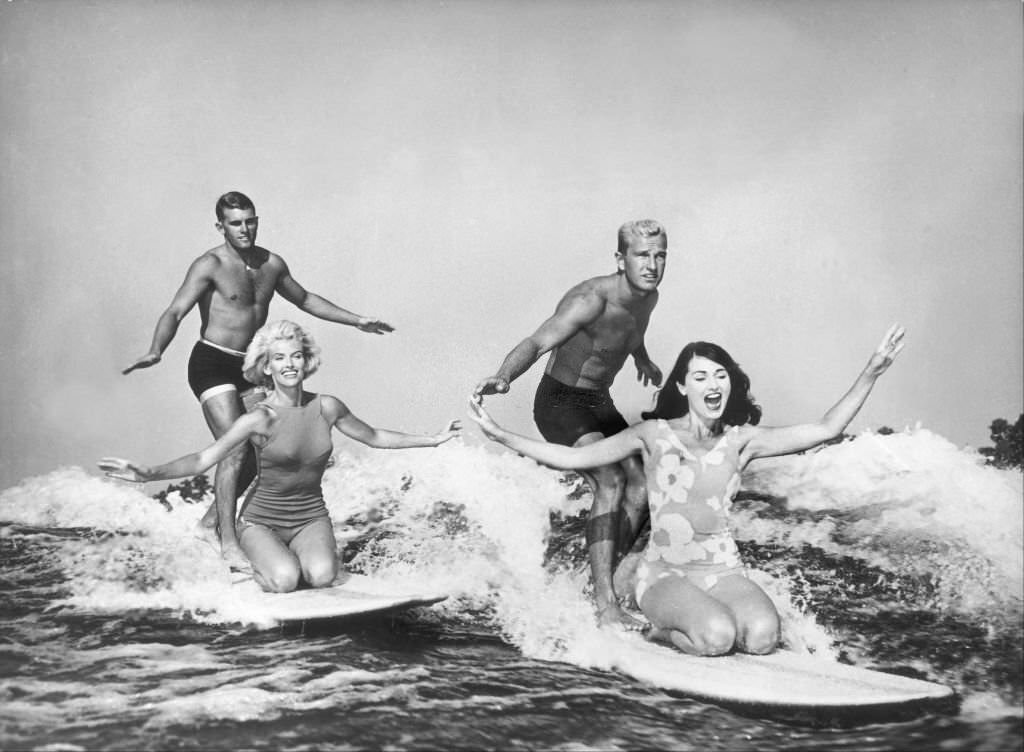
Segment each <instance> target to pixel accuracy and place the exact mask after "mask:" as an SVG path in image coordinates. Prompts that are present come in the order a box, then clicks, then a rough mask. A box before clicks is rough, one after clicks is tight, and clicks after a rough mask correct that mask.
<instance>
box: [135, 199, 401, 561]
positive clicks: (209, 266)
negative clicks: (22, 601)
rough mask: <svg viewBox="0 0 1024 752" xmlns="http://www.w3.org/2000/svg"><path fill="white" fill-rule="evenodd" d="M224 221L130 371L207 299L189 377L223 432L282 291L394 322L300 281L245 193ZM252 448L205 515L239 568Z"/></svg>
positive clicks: (149, 362) (366, 322)
mask: <svg viewBox="0 0 1024 752" xmlns="http://www.w3.org/2000/svg"><path fill="white" fill-rule="evenodd" d="M215 210H216V215H217V222H216V225H215V226H216V228H217V230H218V232H220V233H221V235H223V236H224V242H223V243H221V244H220V245H218V246H215V247H214V248H211V249H210V250H208V251H207V252H206V253H204V254H203V255H202V256H200V257H199V258H197V259H196V260H195V261H193V262H192V265H191V266H190V267H189V269H188V272H187V273H186V275H185V281H184V282H182V284H181V287H179V288H178V291H177V292H176V293H175V295H174V298H173V299H172V300H171V303H170V305H169V306H168V307H167V309H166V310H165V311H164V312H163V313H162V314H161V315H160V318H159V319H158V320H157V323H156V330H155V331H154V333H153V341H152V344H150V346H149V351H148V352H147V353H146V354H145V355H143V356H142V357H141V358H139V359H138V360H136V361H135V362H134V363H132V364H131V365H130V366H128V367H127V368H126V369H124V371H122V373H125V374H127V373H131V372H132V371H134V370H136V369H139V368H149V367H150V366H153V365H156V364H157V363H159V362H160V359H161V358H162V357H163V353H164V350H166V349H167V347H168V345H170V343H171V340H172V339H174V335H175V334H176V333H177V331H178V325H179V324H180V323H181V320H182V319H183V318H185V316H186V315H187V314H188V313H189V311H191V310H192V308H193V307H195V306H196V305H198V306H199V316H200V320H201V323H200V328H199V337H200V339H199V341H198V342H196V344H195V346H194V347H193V348H192V355H191V357H190V358H189V362H188V382H189V386H190V387H191V388H192V391H193V392H194V393H195V395H196V398H197V399H198V400H199V403H200V405H202V408H203V416H204V417H205V418H206V423H207V425H208V426H209V427H210V431H212V432H213V435H214V437H215V438H219V437H220V436H221V434H223V433H224V432H225V431H226V430H227V429H228V428H229V427H230V426H231V424H232V423H233V422H234V421H235V419H236V418H238V416H240V415H241V414H242V412H243V410H244V406H243V400H242V397H243V395H244V394H245V393H246V392H247V391H248V390H250V389H251V388H252V386H253V385H252V384H249V383H248V382H247V381H245V379H244V378H242V361H243V359H244V357H245V349H246V348H247V347H248V346H249V342H250V340H252V337H253V334H255V332H256V330H257V329H259V328H260V327H261V326H263V324H265V323H266V321H267V313H268V310H269V307H270V301H271V299H272V298H273V297H274V293H277V294H279V295H280V296H281V297H282V298H284V299H285V300H287V301H288V302H289V303H292V304H293V305H295V306H296V307H298V308H299V309H300V310H302V311H304V312H306V313H308V314H310V315H312V316H316V317H317V318H320V319H324V320H325V321H333V322H336V323H339V324H346V325H348V326H354V327H356V328H358V329H360V330H361V331H364V332H369V333H372V334H384V333H386V332H391V331H394V328H393V327H392V326H391V325H389V324H386V323H384V322H383V321H381V320H380V319H376V318H370V317H367V316H359V315H358V314H355V313H352V312H351V311H346V310H345V309H344V308H340V307H339V306H337V305H335V304H334V303H332V302H331V301H329V300H327V299H326V298H322V297H320V296H319V295H317V294H316V293H312V292H309V291H307V290H306V289H305V288H304V287H303V286H302V285H300V284H299V283H298V282H296V281H295V278H294V277H292V275H291V271H290V270H289V269H288V265H287V264H286V263H285V261H284V259H283V258H281V257H280V256H278V255H277V254H276V253H271V252H270V251H268V250H267V249H266V248H261V247H260V246H258V245H256V231H257V229H258V226H259V218H258V217H257V216H256V207H255V206H254V205H253V203H252V201H251V200H250V199H249V198H248V197H247V196H246V195H244V194H242V193H238V192H237V191H231V192H230V193H225V194H224V195H223V196H221V197H220V198H219V199H218V200H217V205H216V209H215ZM255 472H256V470H255V462H254V458H253V456H252V452H251V451H250V450H249V449H248V448H247V447H242V448H240V449H239V450H238V451H236V452H235V453H234V454H232V455H231V456H229V457H228V458H227V459H225V460H224V461H222V462H221V463H220V464H219V465H218V466H217V472H216V475H215V477H214V495H215V501H214V504H213V505H212V506H211V507H210V508H209V509H208V510H207V512H206V514H205V515H204V517H203V521H202V525H203V526H204V527H205V528H214V527H216V528H217V529H218V531H219V534H220V542H221V553H222V555H223V556H224V558H225V560H227V562H228V563H229V564H230V565H232V566H234V567H244V566H246V563H245V562H246V560H245V557H244V555H243V554H242V551H241V549H240V548H239V546H238V540H237V537H236V535H235V525H234V509H235V501H236V497H237V492H238V491H240V490H242V489H244V488H245V487H246V486H248V485H249V483H250V482H252V479H253V477H254V476H255Z"/></svg>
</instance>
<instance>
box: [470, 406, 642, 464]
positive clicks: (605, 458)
mask: <svg viewBox="0 0 1024 752" xmlns="http://www.w3.org/2000/svg"><path fill="white" fill-rule="evenodd" d="M469 417H471V418H472V419H473V420H474V421H475V422H476V423H477V425H479V426H480V428H481V429H482V430H483V432H484V434H485V435H486V436H487V438H489V439H491V440H492V441H497V442H498V443H499V444H504V445H505V446H507V447H508V448H509V449H511V450H512V451H514V452H518V453H519V454H522V455H525V456H527V457H530V458H531V459H535V460H537V462H540V463H541V464H544V465H548V466H549V467H553V468H556V469H558V470H584V469H586V468H589V467H600V466H601V465H610V464H612V463H613V462H621V461H622V460H624V459H626V458H627V457H629V456H630V455H633V454H640V453H641V452H642V451H643V448H644V442H643V439H642V438H641V436H640V429H639V428H637V427H636V426H630V427H629V428H626V429H624V430H622V431H620V432H619V433H617V434H615V435H614V436H609V437H608V438H606V439H601V440H600V441H595V442H594V443H593V444H584V445H583V446H578V447H568V446H563V445H561V444H551V443H549V442H547V441H537V440H536V439H529V438H527V437H525V436H520V435H519V434H516V433H512V432H511V431H506V430H505V429H504V428H502V427H501V426H499V425H498V424H497V423H495V422H494V419H493V418H492V417H491V416H490V414H489V413H488V412H487V411H486V410H485V409H484V406H483V405H482V404H481V402H480V401H478V400H476V399H473V398H470V400H469Z"/></svg>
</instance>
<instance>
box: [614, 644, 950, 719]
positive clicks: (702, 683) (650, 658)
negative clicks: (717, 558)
mask: <svg viewBox="0 0 1024 752" xmlns="http://www.w3.org/2000/svg"><path fill="white" fill-rule="evenodd" d="M616 644H617V646H618V647H617V649H613V650H612V655H611V659H612V663H613V665H614V667H615V668H616V669H617V670H618V671H620V672H621V673H624V674H628V675H630V676H632V677H634V678H636V679H639V680H641V681H644V682H646V683H650V684H654V685H656V686H658V687H661V688H662V689H670V690H675V691H678V692H681V693H683V694H687V695H692V696H694V697H697V698H702V699H707V700H712V701H715V702H720V703H723V704H728V705H749V706H758V707H762V708H779V709H782V708H786V709H811V710H813V709H826V708H829V709H836V710H842V709H845V710H865V711H871V710H882V709H886V708H890V709H892V708H897V707H899V706H910V705H921V704H929V705H930V704H936V705H941V704H948V703H955V697H956V695H955V693H954V691H953V690H952V689H951V688H949V687H947V686H944V685H942V684H936V683H934V682H930V681H924V680H922V679H913V678H910V677H906V676H900V675H897V674H888V673H885V672H882V671H875V670H872V669H865V668H858V667H856V666H850V665H847V664H843V663H836V662H834V661H831V660H828V659H826V658H820V657H815V656H813V655H805V654H798V653H794V652H792V651H788V650H779V651H776V652H775V653H772V654H770V655H761V656H757V655H743V654H734V655H727V656H718V657H710V658H702V657H696V656H690V655H686V654H685V653H681V652H679V651H678V650H674V649H673V648H671V647H668V646H663V645H658V644H654V643H651V642H647V641H645V640H644V639H643V638H642V637H640V636H638V635H630V636H621V637H618V639H617V641H616Z"/></svg>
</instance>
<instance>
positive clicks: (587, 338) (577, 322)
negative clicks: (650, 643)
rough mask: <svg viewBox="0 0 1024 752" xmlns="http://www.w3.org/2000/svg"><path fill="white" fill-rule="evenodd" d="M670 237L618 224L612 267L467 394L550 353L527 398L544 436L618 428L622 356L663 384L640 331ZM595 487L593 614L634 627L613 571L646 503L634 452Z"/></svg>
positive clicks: (487, 390) (497, 388)
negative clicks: (615, 392) (613, 391)
mask: <svg viewBox="0 0 1024 752" xmlns="http://www.w3.org/2000/svg"><path fill="white" fill-rule="evenodd" d="M667 250H668V236H667V235H666V233H665V229H664V228H663V227H662V226H661V225H660V224H659V223H658V222H655V221H654V220H651V219H645V220H639V221H635V222H627V223H626V224H624V225H622V227H620V228H619V243H618V250H617V251H616V252H615V259H616V264H617V266H618V269H617V271H616V273H615V274H608V275H605V276H602V277H594V278H592V279H588V280H584V281H583V282H580V283H579V284H578V285H576V286H575V287H573V288H572V289H570V290H569V291H568V292H567V293H566V294H565V295H564V296H563V297H562V299H561V300H560V301H559V303H558V306H557V307H556V309H555V313H554V314H553V315H552V316H551V317H550V318H549V319H548V320H547V321H545V322H544V323H543V324H541V325H540V328H538V329H537V331H535V332H534V333H533V334H531V335H530V336H529V337H527V338H526V339H524V340H523V341H522V342H520V343H519V344H518V345H516V346H515V348H513V349H512V351H511V352H510V353H509V354H508V355H506V356H505V360H504V361H503V362H502V364H501V367H500V368H499V369H498V372H497V373H496V374H495V375H494V376H489V377H487V378H485V379H483V380H482V381H481V382H480V383H479V384H477V386H476V389H475V390H474V392H473V396H474V398H475V399H477V400H482V399H483V396H484V395H487V394H504V393H505V392H507V391H508V390H509V384H510V383H511V382H512V381H514V380H515V379H516V378H517V377H519V376H520V375H522V374H523V373H524V372H525V371H527V370H528V369H529V368H530V366H532V365H533V364H534V363H536V362H537V360H538V359H539V358H540V357H541V356H542V355H543V354H544V353H546V352H548V351H550V352H551V357H550V358H548V363H547V367H546V368H545V369H544V376H543V377H541V381H540V384H539V385H538V387H537V393H536V396H535V398H534V403H533V417H534V421H535V422H536V424H537V428H538V429H539V430H540V432H541V435H543V436H544V438H545V439H547V440H548V441H551V442H555V443H558V444H564V445H566V446H574V445H583V444H590V443H593V442H595V441H598V440H600V439H602V438H604V437H606V436H611V435H612V434H615V433H618V432H619V431H621V430H622V429H623V428H625V427H626V425H627V424H626V421H625V420H624V419H623V417H622V415H621V414H619V412H618V410H616V408H615V405H614V404H612V399H611V396H610V394H609V389H610V387H611V385H612V381H614V379H615V376H616V374H618V372H619V371H620V370H621V369H622V366H623V365H624V364H625V362H626V358H627V357H628V356H630V355H632V356H633V361H634V363H635V364H636V369H637V379H638V380H639V381H642V382H643V384H644V385H645V386H646V385H647V384H649V383H653V384H654V385H655V386H657V385H659V384H661V371H660V370H658V367H657V366H656V365H654V363H652V362H651V359H650V357H649V356H648V355H647V349H646V347H645V346H644V333H645V332H646V331H647V324H648V321H649V320H650V316H651V312H652V311H653V310H654V306H655V305H656V304H657V302H658V285H659V284H660V283H661V279H662V276H663V275H664V273H665V259H666V255H667ZM583 475H584V477H585V478H586V479H587V481H588V482H589V484H590V487H591V490H592V491H593V492H594V503H593V506H592V507H591V509H590V517H589V519H588V520H587V527H586V535H587V548H588V551H589V555H590V569H591V574H592V575H593V580H594V599H595V601H596V605H597V615H598V621H599V623H601V624H602V625H604V624H612V625H615V624H618V625H621V626H623V627H626V628H627V629H640V628H641V627H642V625H641V623H640V622H638V621H637V620H636V619H634V618H633V617H631V616H629V614H627V613H625V612H624V611H623V610H622V608H621V607H620V605H619V603H618V600H617V598H616V594H615V590H614V586H613V581H612V571H613V568H614V565H615V562H616V560H617V559H618V558H619V557H620V556H621V555H622V554H624V553H625V552H626V551H627V550H628V548H629V546H630V545H632V543H633V541H634V539H635V538H636V535H637V533H638V532H639V529H640V525H641V524H642V523H643V521H644V519H645V516H646V511H647V488H646V484H645V482H644V471H643V467H642V465H641V463H640V462H639V460H637V459H636V458H630V459H629V460H627V461H624V462H621V463H617V464H615V465H609V466H605V467H599V468H594V469H593V470H590V471H587V472H585V473H583Z"/></svg>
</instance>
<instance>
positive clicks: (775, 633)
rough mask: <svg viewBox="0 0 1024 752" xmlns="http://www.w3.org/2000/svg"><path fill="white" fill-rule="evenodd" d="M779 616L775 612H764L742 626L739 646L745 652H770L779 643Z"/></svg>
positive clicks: (761, 653)
mask: <svg viewBox="0 0 1024 752" xmlns="http://www.w3.org/2000/svg"><path fill="white" fill-rule="evenodd" d="M779 631H780V630H779V617H778V616H777V615H775V614H764V615H762V616H758V617H757V618H755V619H753V620H751V621H750V622H749V623H747V624H745V625H744V626H743V630H742V632H741V634H740V635H739V644H740V648H741V649H742V650H743V652H745V653H753V654H754V655H764V654H766V653H770V652H772V651H773V650H775V648H776V647H778V644H779Z"/></svg>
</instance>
